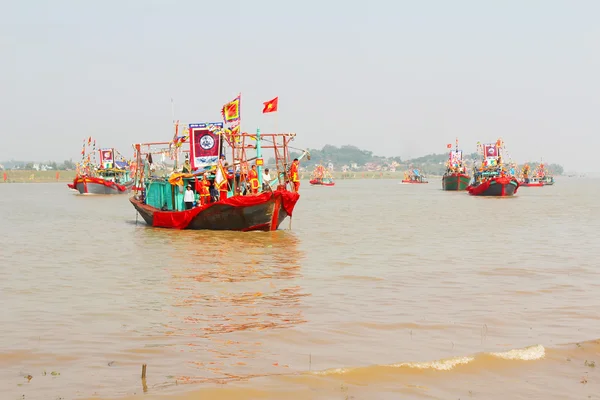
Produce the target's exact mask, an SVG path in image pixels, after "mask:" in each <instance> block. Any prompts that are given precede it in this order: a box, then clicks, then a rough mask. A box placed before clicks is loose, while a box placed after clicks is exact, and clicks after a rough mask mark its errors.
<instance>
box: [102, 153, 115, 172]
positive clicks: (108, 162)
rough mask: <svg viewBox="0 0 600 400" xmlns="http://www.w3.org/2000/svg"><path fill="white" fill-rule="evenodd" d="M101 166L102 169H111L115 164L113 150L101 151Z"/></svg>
mask: <svg viewBox="0 0 600 400" xmlns="http://www.w3.org/2000/svg"><path fill="white" fill-rule="evenodd" d="M99 152H100V165H101V166H102V168H104V169H107V168H111V167H112V165H113V162H114V155H113V149H100V150H99Z"/></svg>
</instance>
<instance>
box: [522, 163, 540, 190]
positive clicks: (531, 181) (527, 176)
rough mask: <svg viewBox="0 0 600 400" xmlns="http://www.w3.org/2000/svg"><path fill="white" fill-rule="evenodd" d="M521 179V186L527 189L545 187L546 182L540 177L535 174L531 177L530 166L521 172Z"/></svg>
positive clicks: (526, 166) (524, 167)
mask: <svg viewBox="0 0 600 400" xmlns="http://www.w3.org/2000/svg"><path fill="white" fill-rule="evenodd" d="M520 175H521V176H520V179H519V186H525V187H542V186H544V182H542V181H540V180H539V179H538V177H537V176H536V175H535V174H534V175H533V176H531V167H530V166H529V164H525V165H524V166H523V169H522V170H521V174H520Z"/></svg>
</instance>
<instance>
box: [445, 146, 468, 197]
mask: <svg viewBox="0 0 600 400" xmlns="http://www.w3.org/2000/svg"><path fill="white" fill-rule="evenodd" d="M448 148H452V145H450V144H449V145H448ZM466 170H467V169H466V167H465V165H464V163H463V159H462V150H459V149H458V139H456V147H455V149H454V150H451V151H450V155H449V156H448V161H447V162H446V172H445V173H444V176H442V190H453V191H459V190H467V187H468V186H469V182H470V181H471V177H470V176H469V175H468V174H467V173H466Z"/></svg>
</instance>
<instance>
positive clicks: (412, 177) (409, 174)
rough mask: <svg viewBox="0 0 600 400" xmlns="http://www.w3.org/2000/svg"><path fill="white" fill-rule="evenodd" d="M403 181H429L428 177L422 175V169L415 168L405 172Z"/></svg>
mask: <svg viewBox="0 0 600 400" xmlns="http://www.w3.org/2000/svg"><path fill="white" fill-rule="evenodd" d="M402 183H429V182H428V181H427V179H426V178H425V177H424V176H423V175H421V171H419V170H418V169H413V170H410V171H406V172H405V173H404V179H402Z"/></svg>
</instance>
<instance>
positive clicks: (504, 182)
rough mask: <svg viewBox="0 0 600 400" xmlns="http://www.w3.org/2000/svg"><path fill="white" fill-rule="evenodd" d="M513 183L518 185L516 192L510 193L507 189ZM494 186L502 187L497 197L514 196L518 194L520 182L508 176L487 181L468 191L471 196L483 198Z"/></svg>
mask: <svg viewBox="0 0 600 400" xmlns="http://www.w3.org/2000/svg"><path fill="white" fill-rule="evenodd" d="M511 181H514V182H515V183H516V185H515V189H514V191H512V192H510V193H509V192H507V191H506V190H505V189H506V187H507V186H508V185H511ZM492 184H494V185H499V186H501V191H500V193H498V194H497V196H512V195H513V194H516V193H517V189H518V188H519V182H518V181H517V180H516V179H514V178H511V177H508V176H500V177H498V178H491V179H487V180H486V181H484V182H482V183H480V184H479V185H477V186H469V187H468V188H467V190H468V191H469V194H470V195H473V196H481V195H485V192H487V191H488V190H489V189H490V187H491V186H492Z"/></svg>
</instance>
